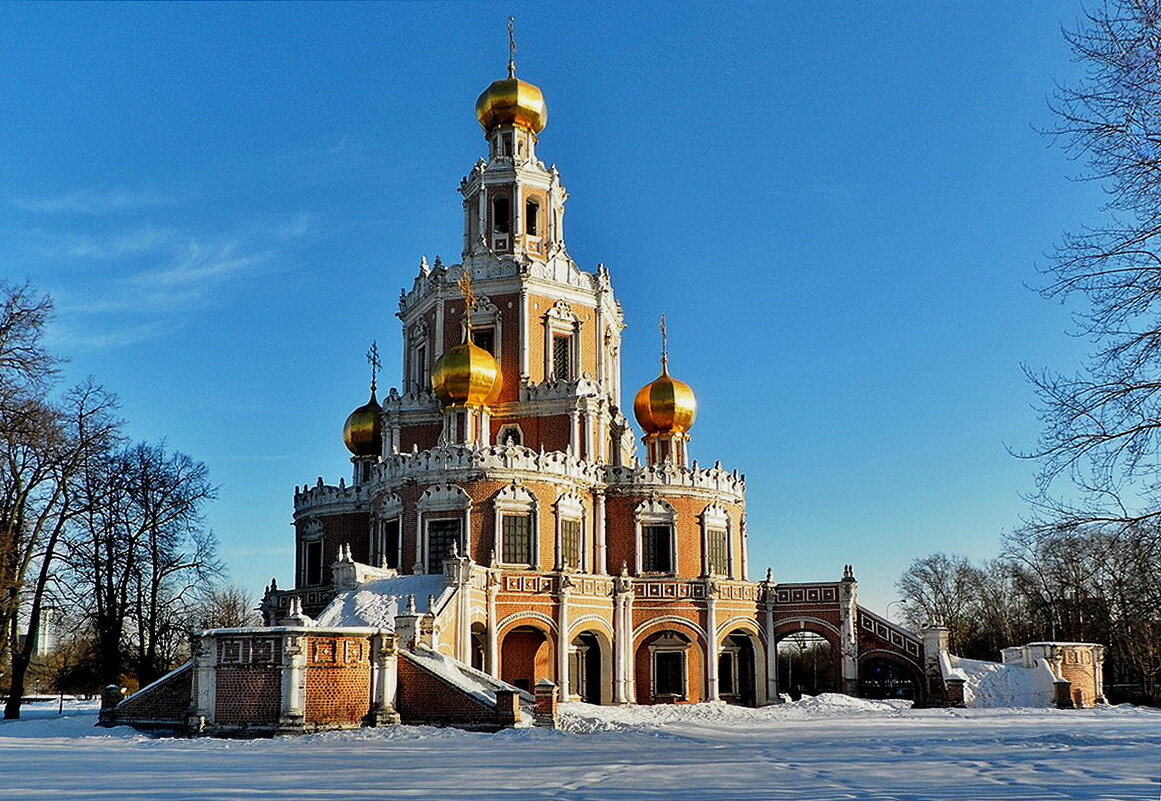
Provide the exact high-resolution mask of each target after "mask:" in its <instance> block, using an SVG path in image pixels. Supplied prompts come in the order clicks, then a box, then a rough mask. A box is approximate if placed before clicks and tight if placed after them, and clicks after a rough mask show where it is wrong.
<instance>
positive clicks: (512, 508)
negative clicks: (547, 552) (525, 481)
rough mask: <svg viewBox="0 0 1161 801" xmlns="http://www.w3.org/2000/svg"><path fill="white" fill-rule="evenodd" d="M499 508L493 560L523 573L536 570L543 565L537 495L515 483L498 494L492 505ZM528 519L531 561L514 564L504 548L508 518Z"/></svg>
mask: <svg viewBox="0 0 1161 801" xmlns="http://www.w3.org/2000/svg"><path fill="white" fill-rule="evenodd" d="M492 505H493V507H494V508H495V528H494V529H493V530H494V532H495V534H494V537H493V552H494V554H493V559H494V560H495V562H496V563H497V564H498V565H502V566H504V567H511V568H515V569H523V570H535V569H536V567H537V566H538V565H539V564H540V542H539V539H540V537H539V532H540V522H539V514H538V512H539V509H538V506H537V503H536V496H534V495H533V494H532V493H531V492H530V491H529V490H528V489H527V488H526V487H524V486H522V485H521V484H520V483H519V482H516V481H514V482H512V483H511V484H509V485H508V486H506V487H504V488H503V489H502V490H500V492H498V493H497V494H496V497H495V499H494V500H493V502H492ZM509 516H512V517H517V516H522V517H527V518H528V561H527V562H513V561H511V559H510V558H509V555H508V554H507V553H505V547H504V518H505V517H509Z"/></svg>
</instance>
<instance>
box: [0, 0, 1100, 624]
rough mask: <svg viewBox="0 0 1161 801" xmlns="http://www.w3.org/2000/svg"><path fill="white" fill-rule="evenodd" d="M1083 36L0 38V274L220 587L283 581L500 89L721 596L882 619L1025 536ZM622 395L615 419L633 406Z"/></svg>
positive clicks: (280, 9)
mask: <svg viewBox="0 0 1161 801" xmlns="http://www.w3.org/2000/svg"><path fill="white" fill-rule="evenodd" d="M1079 12H1080V5H1079V3H1077V2H1059V3H1049V2H1043V3H1010V2H983V3H971V4H964V3H960V4H952V3H946V4H942V3H937V4H924V5H921V6H919V5H916V4H913V3H897V4H895V3H857V4H856V3H851V4H846V5H842V4H826V5H822V4H813V3H798V4H781V3H780V4H769V3H753V4H745V3H741V4H730V5H728V6H717V7H713V8H712V9H711V7H709V6H701V5H692V4H689V5H686V4H660V3H658V4H604V5H602V4H568V3H551V2H550V3H542V2H541V3H530V2H529V3H497V4H492V3H469V4H458V3H435V4H409V3H391V4H372V3H359V4H350V5H346V4H319V5H314V4H311V5H299V4H291V3H275V4H254V5H219V4H212V5H211V4H134V5H117V4H93V5H62V4H24V3H6V4H3V5H0V75H2V76H3V79H2V80H0V241H3V242H4V245H3V247H0V276H3V277H5V278H7V279H9V280H17V281H19V280H23V279H26V278H27V279H29V280H31V281H32V282H33V283H34V284H35V285H37V286H38V287H40V288H41V289H43V290H45V291H47V292H50V293H51V294H52V295H53V297H54V298H55V300H56V303H57V307H58V315H57V319H56V322H55V323H54V325H53V328H52V330H51V332H50V344H51V346H52V347H53V348H54V349H56V350H57V351H58V352H60V353H62V354H64V355H67V356H68V357H69V359H70V362H69V364H68V365H67V368H66V377H67V378H68V379H69V380H78V379H80V378H83V377H84V376H86V375H93V376H95V377H96V378H97V379H98V380H100V381H101V382H103V383H104V384H106V385H107V386H108V387H109V388H111V389H112V390H114V391H115V392H116V393H117V394H118V395H119V396H120V398H121V401H122V405H123V413H124V416H125V417H126V418H127V419H128V420H129V423H130V426H129V431H130V433H131V434H132V435H133V436H135V437H138V438H146V439H157V438H161V437H164V438H166V439H167V441H168V443H169V445H170V446H171V447H173V448H176V449H179V450H182V451H185V452H186V453H189V454H190V455H192V456H194V457H195V458H197V459H200V460H202V461H204V462H206V464H207V465H208V466H209V468H210V471H211V474H212V476H213V479H214V480H215V481H216V482H217V483H218V484H219V485H220V492H219V498H218V500H217V501H216V502H214V504H213V505H212V506H211V507H210V508H209V510H208V518H209V522H210V524H211V525H212V527H213V528H214V530H215V531H216V532H217V534H218V536H219V537H220V539H221V543H222V546H221V550H222V554H223V555H224V557H225V559H226V561H227V563H228V565H229V568H230V572H231V576H232V578H233V579H234V580H235V581H237V582H238V583H240V584H242V585H243V586H245V587H247V588H249V589H251V590H252V591H255V592H258V591H260V588H261V586H262V584H264V583H265V582H266V581H268V580H269V578H270V576H273V575H276V576H278V577H279V578H280V579H282V580H283V582H284V583H289V581H290V579H291V574H292V569H291V565H292V548H291V542H292V530H291V527H290V519H291V495H292V490H293V486H294V485H295V484H296V483H298V484H302V483H307V482H313V481H314V480H315V478H316V477H317V476H319V475H322V476H324V477H325V478H326V479H327V480H328V481H337V479H338V478H339V476H346V475H347V474H348V473H349V470H350V468H349V464H348V462H347V454H346V451H345V449H344V448H343V446H342V442H341V427H342V423H343V420H344V419H345V417H346V415H347V413H348V412H349V411H350V410H351V409H352V408H353V407H354V406H356V405H358V404H360V403H362V402H363V401H364V400H365V396H366V383H367V370H366V364H365V361H364V358H363V354H364V352H365V351H366V349H367V345H368V343H369V342H370V341H371V340H372V339H377V340H378V342H379V345H380V349H381V351H382V352H383V354H384V376H383V378H382V380H381V383H382V384H383V385H384V386H390V385H391V384H393V383H398V376H399V353H400V340H399V333H398V322H397V321H396V320H395V318H394V317H393V314H394V311H395V309H396V306H395V303H396V299H397V297H398V292H399V289H400V288H402V287H403V286H405V285H409V284H410V281H411V278H412V276H413V275H414V273H415V269H416V265H417V263H418V261H419V258H420V256H422V255H426V256H427V257H428V258H429V259H432V258H434V257H435V256H436V255H437V254H438V255H441V256H442V257H443V258H444V260H445V261H449V262H452V261H456V260H458V257H459V248H460V242H461V240H460V236H461V232H460V211H459V208H460V204H459V196H458V194H457V193H456V187H457V185H458V182H459V178H460V177H461V176H462V175H463V174H465V173H466V172H467V171H468V170H469V169H470V167H471V165H472V163H473V162H474V161H475V159H476V158H477V157H478V156H479V155H481V154H483V152H484V142H483V139H482V136H481V131H480V129H479V126H478V124H477V123H476V121H475V117H474V113H473V104H474V102H475V98H476V96H477V95H478V94H479V92H480V91H482V90H483V88H484V87H486V86H487V84H488V83H489V82H490V81H492V80H494V79H496V78H498V77H502V76H503V73H504V68H505V63H506V58H507V53H506V37H505V31H504V21H505V18H506V17H507V16H508V15H509V14H514V15H515V16H516V17H517V31H518V40H519V48H520V49H519V52H518V54H517V61H518V64H519V73H520V75H521V77H523V78H525V79H526V80H529V81H532V82H534V83H536V84H537V85H539V86H540V87H541V88H542V89H543V91H544V94H545V97H546V99H547V101H548V105H549V108H550V120H549V125H548V128H547V129H546V130H545V132H544V133H543V134H542V136H541V140H540V141H541V143H540V148H539V151H540V155H541V157H542V158H543V159H545V160H546V161H548V162H555V163H556V164H557V165H558V166H559V168H560V170H561V173H562V176H563V179H564V181H565V184H566V186H567V187H568V189H569V191H570V195H571V198H570V201H569V204H568V217H567V221H568V224H567V237H568V244H569V249H570V252H571V253H572V255H573V257H574V258H575V259H576V260H577V261H578V263H579V264H580V265H581V266H582V267H584V268H586V269H592V268H594V267H595V265H596V264H597V262H603V263H605V264H606V265H607V266H608V267H609V268H610V270H611V272H612V276H613V280H614V286H615V287H616V289H617V291H618V294H619V297H620V299H621V302H622V304H623V305H624V307H625V313H626V319H627V322H628V324H629V328H628V329H627V330H626V339H625V346H624V383H625V386H626V388H627V390H629V389H630V388H635V387H637V386H639V385H641V384H643V383H644V382H646V381H648V380H650V379H652V378H653V377H654V375H655V374H656V371H657V361H656V353H657V334H656V320H657V317H658V315H659V314H660V313H662V312H665V313H667V314H668V316H669V330H670V344H671V367H672V371H673V373H674V375H676V376H678V377H680V378H682V379H683V380H685V381H687V382H689V383H690V384H691V385H692V386H693V387H694V389H695V391H696V392H697V394H698V398H699V401H700V403H701V412H700V415H699V419H698V423H697V426H696V427H695V428H694V431H693V434H694V442H693V445H692V455H693V456H694V458H697V459H700V460H701V461H702V462H707V463H708V462H712V461H714V460H715V459H721V460H722V462H723V464H724V465H725V466H727V467H729V468H733V467H737V468H738V469H740V470H741V471H743V472H744V473H745V474H746V475H747V477H748V489H749V531H750V556H751V565H752V568H751V573H752V575H753V576H754V577H757V576H759V575H761V573H762V572H763V571H764V568H765V566H766V565H767V564H769V565H772V566H773V567H774V570H775V574H776V576H777V577H778V578H780V579H784V580H788V581H794V580H827V579H834V578H838V577H839V576H840V575H841V573H842V565H843V564H844V563H848V562H849V563H853V564H854V565H855V569H856V573H857V575H858V577H859V578H860V592H861V594H862V598H863V599H864V600H865V601H868V602H870V603H871V604H872V605H875V606H877V607H879V608H880V609H881V608H883V607H884V606H885V605H886V604H887V602H888V601H890V600H891V599H893V598H895V597H896V595H895V590H894V583H895V581H896V579H897V578H898V575H899V573H900V572H901V571H902V570H903V568H905V567H906V565H907V564H908V563H909V562H910V561H911V560H912V559H913V558H915V557H917V556H921V555H924V554H927V553H930V552H932V551H935V550H945V551H952V552H958V553H964V554H966V555H968V556H971V557H973V558H984V557H987V556H990V555H992V554H993V553H994V552H995V551H996V548H997V545H998V537H999V534H1000V532H1001V531H1002V530H1004V529H1005V528H1011V527H1013V526H1014V525H1017V524H1018V522H1019V519H1020V515H1021V514H1022V513H1023V512H1024V510H1025V504H1024V502H1023V501H1022V500H1021V493H1027V492H1029V491H1030V490H1031V489H1032V477H1033V473H1034V467H1033V465H1031V464H1029V463H1028V462H1024V461H1021V460H1018V459H1015V458H1013V457H1012V456H1011V455H1009V453H1008V448H1016V449H1020V448H1028V447H1031V446H1032V445H1033V444H1034V442H1035V439H1036V436H1037V433H1038V429H1039V426H1038V423H1037V420H1036V416H1035V413H1034V412H1033V410H1032V409H1031V403H1032V401H1033V400H1034V398H1033V394H1032V392H1031V390H1030V388H1029V386H1028V385H1027V383H1026V382H1025V381H1024V379H1023V377H1022V374H1021V371H1020V365H1021V364H1028V365H1030V366H1033V367H1042V366H1049V365H1051V366H1055V367H1059V368H1064V369H1069V368H1071V367H1072V366H1074V365H1075V364H1077V363H1078V362H1079V360H1080V359H1081V358H1082V357H1083V355H1084V354H1085V353H1086V352H1087V350H1088V348H1089V346H1088V343H1086V342H1084V341H1083V340H1078V339H1075V338H1071V337H1069V336H1068V335H1067V333H1066V332H1067V330H1068V328H1069V325H1070V320H1069V314H1068V309H1067V308H1065V307H1062V306H1060V305H1058V304H1055V303H1051V302H1048V301H1045V300H1043V299H1041V298H1040V297H1038V296H1037V295H1036V294H1035V293H1034V292H1032V291H1031V290H1030V289H1028V286H1029V285H1035V284H1037V282H1038V281H1039V280H1040V278H1039V275H1038V272H1037V268H1038V267H1040V266H1043V264H1044V262H1045V258H1044V255H1045V254H1046V253H1047V252H1049V251H1050V250H1051V248H1052V246H1053V244H1054V243H1055V242H1056V241H1057V240H1058V239H1059V238H1060V235H1061V233H1062V232H1063V231H1065V230H1067V229H1069V228H1075V227H1077V226H1079V225H1080V224H1082V223H1083V222H1085V221H1091V220H1093V219H1094V218H1095V215H1096V214H1097V209H1098V207H1099V203H1100V194H1099V187H1096V186H1094V185H1092V184H1086V183H1078V182H1076V181H1071V180H1069V176H1075V175H1076V174H1078V173H1079V172H1080V170H1081V165H1079V164H1076V163H1075V162H1072V161H1070V160H1069V159H1068V158H1067V156H1066V154H1065V153H1064V152H1063V151H1062V150H1061V148H1060V147H1059V146H1055V145H1053V144H1052V143H1051V142H1050V141H1049V140H1048V139H1047V138H1046V137H1045V136H1043V135H1041V134H1038V133H1037V132H1036V129H1037V128H1043V127H1046V126H1048V125H1050V124H1051V117H1050V114H1049V112H1048V110H1047V99H1048V98H1049V96H1050V95H1051V93H1052V90H1053V87H1054V85H1055V84H1056V83H1059V82H1064V81H1069V80H1072V79H1074V78H1075V77H1076V75H1077V74H1078V69H1079V68H1078V66H1077V65H1076V64H1074V63H1072V62H1071V59H1070V54H1069V52H1068V49H1067V47H1066V46H1065V44H1064V42H1063V40H1062V38H1061V35H1060V27H1061V25H1064V26H1072V25H1074V23H1075V20H1076V18H1077V15H1078V14H1079ZM630 391H631V390H630Z"/></svg>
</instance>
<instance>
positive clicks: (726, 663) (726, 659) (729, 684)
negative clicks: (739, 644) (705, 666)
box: [718, 651, 734, 695]
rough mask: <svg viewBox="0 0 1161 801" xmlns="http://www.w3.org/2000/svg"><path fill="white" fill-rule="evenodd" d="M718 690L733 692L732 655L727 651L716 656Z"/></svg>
mask: <svg viewBox="0 0 1161 801" xmlns="http://www.w3.org/2000/svg"><path fill="white" fill-rule="evenodd" d="M718 692H719V693H720V694H721V695H733V694H734V655H733V654H732V653H730V652H729V651H727V652H725V653H723V654H722V655H721V656H719V657H718Z"/></svg>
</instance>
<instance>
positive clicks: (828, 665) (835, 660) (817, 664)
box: [775, 628, 841, 700]
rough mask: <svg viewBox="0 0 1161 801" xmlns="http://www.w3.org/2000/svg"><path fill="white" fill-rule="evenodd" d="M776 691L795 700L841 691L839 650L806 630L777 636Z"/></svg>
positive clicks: (801, 629)
mask: <svg viewBox="0 0 1161 801" xmlns="http://www.w3.org/2000/svg"><path fill="white" fill-rule="evenodd" d="M775 647H777V649H778V690H779V692H782V693H786V694H788V695H789V696H790V697H791V698H792V699H794V700H798V699H799V698H801V697H802V696H804V695H818V694H819V693H837V692H841V690H840V689H839V688H840V686H841V682H840V677H841V671H840V666H839V649H838V647H837V646H836V645H835V644H834V642H832V641H831V640H830V639H829V638H828V637H826V636H824V635H822V634H820V633H818V632H817V631H812V630H810V629H806V628H800V629H797V630H791V631H786V632H784V633H782V634H781V635H780V636H778V637H777V645H776V646H775Z"/></svg>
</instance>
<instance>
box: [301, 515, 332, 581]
mask: <svg viewBox="0 0 1161 801" xmlns="http://www.w3.org/2000/svg"><path fill="white" fill-rule="evenodd" d="M323 533H324V529H323V524H322V521H321V520H319V519H318V518H317V517H312V518H310V519H308V520H306V521H305V522H304V523H303V526H302V530H301V531H300V532H299V535H298V553H299V561H298V586H300V587H305V586H307V581H306V579H307V575H306V571H307V565H306V561H307V559H306V552H307V546H308V545H310V544H311V543H315V542H318V543H321V542H322V539H323ZM319 562H320V564H321V562H322V556H321V553H320V556H319ZM320 572H322V573H323V574H324V575H323V578H324V579H325V577H326V576H325V573H326V567H325V566H321V567H320Z"/></svg>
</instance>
